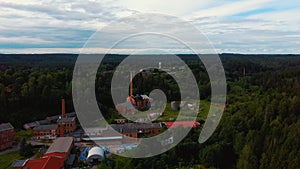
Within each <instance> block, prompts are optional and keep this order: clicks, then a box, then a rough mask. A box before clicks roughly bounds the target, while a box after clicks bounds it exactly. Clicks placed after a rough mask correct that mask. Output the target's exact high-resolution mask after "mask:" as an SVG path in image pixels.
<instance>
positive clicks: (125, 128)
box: [110, 123, 162, 133]
mask: <svg viewBox="0 0 300 169" xmlns="http://www.w3.org/2000/svg"><path fill="white" fill-rule="evenodd" d="M110 126H111V127H112V128H113V129H115V130H116V131H119V132H120V133H124V132H137V131H138V130H141V129H153V128H161V127H162V126H161V123H125V124H111V125H110Z"/></svg>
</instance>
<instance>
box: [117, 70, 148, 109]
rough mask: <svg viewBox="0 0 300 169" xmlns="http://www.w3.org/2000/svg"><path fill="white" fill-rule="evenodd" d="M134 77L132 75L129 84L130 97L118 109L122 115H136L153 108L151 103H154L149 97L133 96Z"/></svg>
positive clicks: (118, 105)
mask: <svg viewBox="0 0 300 169" xmlns="http://www.w3.org/2000/svg"><path fill="white" fill-rule="evenodd" d="M132 80H133V76H132V73H130V84H129V96H128V97H127V99H126V102H124V103H120V104H117V106H116V109H117V110H118V112H119V113H120V114H135V113H136V112H137V111H136V110H140V111H145V110H148V109H149V108H150V107H151V102H152V101H153V100H152V99H151V98H150V97H148V96H147V95H141V94H135V95H134V94H133V84H132Z"/></svg>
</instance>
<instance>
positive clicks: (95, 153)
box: [86, 147, 104, 165]
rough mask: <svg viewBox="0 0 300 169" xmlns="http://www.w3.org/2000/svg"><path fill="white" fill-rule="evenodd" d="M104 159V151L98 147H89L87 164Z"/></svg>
mask: <svg viewBox="0 0 300 169" xmlns="http://www.w3.org/2000/svg"><path fill="white" fill-rule="evenodd" d="M103 159H104V151H103V150H102V149H101V148H100V147H93V148H91V149H90V151H89V153H88V156H87V158H86V161H87V163H88V164H89V165H93V164H97V163H98V162H100V161H102V160H103Z"/></svg>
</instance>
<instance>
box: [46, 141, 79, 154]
mask: <svg viewBox="0 0 300 169" xmlns="http://www.w3.org/2000/svg"><path fill="white" fill-rule="evenodd" d="M72 144H73V137H58V138H57V139H56V140H55V141H54V142H53V143H52V144H51V146H50V147H49V148H48V150H47V152H46V154H48V153H54V152H60V153H67V152H68V151H69V150H70V148H71V146H72Z"/></svg>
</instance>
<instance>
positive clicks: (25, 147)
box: [19, 138, 33, 157]
mask: <svg viewBox="0 0 300 169" xmlns="http://www.w3.org/2000/svg"><path fill="white" fill-rule="evenodd" d="M19 154H20V155H21V156H23V157H30V156H32V155H33V147H32V145H31V144H28V143H27V142H26V139H25V138H23V139H22V141H21V143H20V150H19Z"/></svg>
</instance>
